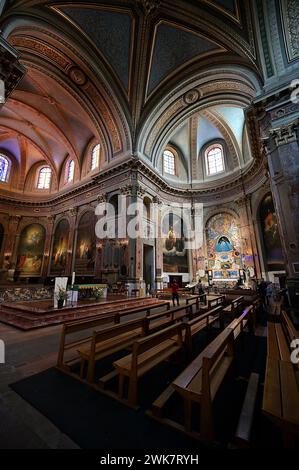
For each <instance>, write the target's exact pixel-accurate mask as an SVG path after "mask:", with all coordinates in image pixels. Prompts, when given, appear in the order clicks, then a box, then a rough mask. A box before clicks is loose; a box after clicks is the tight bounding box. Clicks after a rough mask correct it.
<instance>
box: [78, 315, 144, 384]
mask: <svg viewBox="0 0 299 470" xmlns="http://www.w3.org/2000/svg"><path fill="white" fill-rule="evenodd" d="M141 336H144V318H138V319H136V320H130V321H128V322H126V323H122V324H120V325H114V326H111V327H110V328H105V329H103V330H101V331H94V332H93V335H92V339H91V342H90V343H89V344H88V345H84V346H82V347H81V348H80V349H78V354H79V357H80V364H81V366H80V378H81V379H83V374H84V367H85V364H86V363H88V370H87V382H89V383H93V382H94V369H95V364H96V362H97V361H99V360H101V359H103V358H105V357H107V356H111V355H112V354H114V353H116V352H118V351H122V350H123V349H126V348H129V347H131V346H132V344H133V343H134V341H135V340H136V339H138V338H139V337H141Z"/></svg>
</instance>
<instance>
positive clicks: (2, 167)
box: [0, 155, 9, 183]
mask: <svg viewBox="0 0 299 470" xmlns="http://www.w3.org/2000/svg"><path fill="white" fill-rule="evenodd" d="M8 169H9V162H8V160H7V158H5V157H4V156H3V155H0V181H1V182H2V183H6V182H7V180H8V173H9V172H8Z"/></svg>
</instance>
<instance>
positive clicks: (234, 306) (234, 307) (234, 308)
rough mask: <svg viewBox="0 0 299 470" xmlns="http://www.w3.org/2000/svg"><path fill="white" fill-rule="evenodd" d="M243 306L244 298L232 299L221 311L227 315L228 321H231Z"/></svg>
mask: <svg viewBox="0 0 299 470" xmlns="http://www.w3.org/2000/svg"><path fill="white" fill-rule="evenodd" d="M243 304H244V297H243V296H240V297H237V298H236V299H233V300H232V301H231V303H230V304H229V305H228V306H227V307H225V308H224V309H223V312H224V313H226V314H227V316H228V317H229V318H230V319H233V317H235V316H236V315H238V313H240V311H241V309H242V306H243Z"/></svg>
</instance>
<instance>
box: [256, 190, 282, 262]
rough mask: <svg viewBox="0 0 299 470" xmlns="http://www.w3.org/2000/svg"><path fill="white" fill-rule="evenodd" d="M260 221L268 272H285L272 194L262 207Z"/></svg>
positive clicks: (265, 199)
mask: <svg viewBox="0 0 299 470" xmlns="http://www.w3.org/2000/svg"><path fill="white" fill-rule="evenodd" d="M259 215H260V221H261V229H262V236H263V242H264V253H265V258H266V259H265V263H266V264H267V269H268V271H280V270H284V269H285V266H284V258H283V252H282V246H281V241H280V236H279V232H278V225H277V219H276V214H275V209H274V204H273V199H272V196H271V194H268V195H267V196H266V197H265V198H264V199H263V201H262V202H261V205H260V214H259Z"/></svg>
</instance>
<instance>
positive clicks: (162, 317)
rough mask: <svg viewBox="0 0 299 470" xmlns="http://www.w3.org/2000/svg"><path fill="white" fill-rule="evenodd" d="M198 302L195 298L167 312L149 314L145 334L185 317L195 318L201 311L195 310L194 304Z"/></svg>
mask: <svg viewBox="0 0 299 470" xmlns="http://www.w3.org/2000/svg"><path fill="white" fill-rule="evenodd" d="M196 304H197V302H196V300H194V301H193V302H192V303H189V304H186V305H183V306H181V307H175V308H173V309H171V310H168V311H166V312H160V313H156V314H154V315H150V316H147V317H146V318H145V321H144V330H145V335H148V334H151V333H154V332H155V331H157V330H160V329H161V328H165V327H167V326H170V325H172V324H174V323H176V322H179V321H182V320H183V319H184V318H188V319H189V318H193V316H195V315H196V314H198V313H199V311H198V310H196V311H195V312H193V306H194V305H195V306H196Z"/></svg>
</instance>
